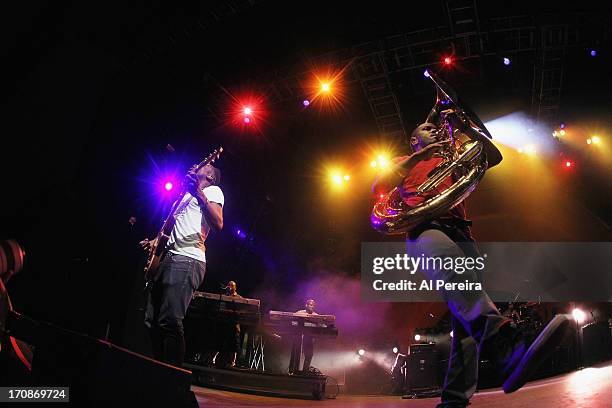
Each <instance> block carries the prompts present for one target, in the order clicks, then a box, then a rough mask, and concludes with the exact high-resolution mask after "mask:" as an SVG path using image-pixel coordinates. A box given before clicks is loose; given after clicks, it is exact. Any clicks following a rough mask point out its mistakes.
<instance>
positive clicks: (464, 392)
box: [409, 224, 507, 407]
mask: <svg viewBox="0 0 612 408" xmlns="http://www.w3.org/2000/svg"><path fill="white" fill-rule="evenodd" d="M414 250H416V251H417V252H416V253H417V254H421V253H422V254H425V255H426V256H432V257H442V258H444V257H453V258H454V257H465V256H469V257H478V256H479V252H478V248H477V247H476V244H475V243H474V241H473V240H472V239H471V237H469V234H465V233H463V232H462V230H461V229H459V228H453V227H448V226H440V225H435V224H434V225H431V226H430V227H429V228H423V229H422V230H421V231H419V233H418V235H417V236H416V237H415V236H412V240H411V241H410V243H409V251H414ZM424 272H426V274H427V275H428V276H427V277H428V278H429V279H433V280H437V279H441V280H444V281H445V282H463V281H465V280H468V281H470V282H479V281H480V277H479V276H478V275H477V273H476V271H475V270H467V271H466V272H464V273H463V274H457V273H455V272H454V271H444V270H433V269H430V270H426V271H424ZM442 296H443V297H444V300H445V301H446V303H447V304H448V307H449V309H450V311H451V313H452V327H453V339H452V342H451V354H450V358H449V362H448V371H447V372H446V378H445V380H444V386H443V389H442V403H441V404H440V405H439V407H447V406H448V407H455V406H463V405H465V404H467V403H468V401H469V399H470V398H471V397H472V395H473V394H474V392H475V391H476V385H477V380H478V353H479V349H480V345H481V344H482V343H483V342H484V341H485V340H486V339H488V338H490V337H491V336H493V335H495V334H496V333H497V332H498V330H499V327H500V326H501V325H502V324H504V323H505V322H506V321H507V319H506V318H504V317H502V316H501V315H500V313H499V311H498V310H497V307H495V305H494V304H493V302H492V301H491V299H490V298H489V296H488V295H487V294H486V292H484V290H481V291H471V292H467V291H442Z"/></svg>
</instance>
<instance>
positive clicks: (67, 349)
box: [7, 313, 198, 408]
mask: <svg viewBox="0 0 612 408" xmlns="http://www.w3.org/2000/svg"><path fill="white" fill-rule="evenodd" d="M7 323H9V324H10V326H9V324H7V326H9V327H10V331H11V334H12V335H13V336H16V337H22V338H23V340H25V341H28V342H29V343H31V344H33V345H34V346H35V351H34V360H33V362H32V374H31V375H32V381H31V384H30V385H33V386H68V387H70V391H69V392H70V406H74V407H109V406H133V407H190V408H191V407H197V406H198V404H197V401H196V399H195V395H194V394H193V393H192V392H191V391H190V386H191V371H188V370H184V369H182V368H178V367H174V366H171V365H168V364H164V363H162V362H159V361H156V360H153V359H151V358H148V357H145V356H143V355H140V354H137V353H134V352H132V351H129V350H126V349H124V348H121V347H118V346H115V345H113V344H111V343H109V342H106V341H103V340H99V339H95V338H92V337H89V336H86V335H83V334H80V333H76V332H73V331H70V330H66V329H63V328H60V327H57V326H54V325H52V324H49V323H44V322H38V321H35V320H32V319H29V318H27V317H25V316H22V315H19V314H16V313H14V314H13V315H12V316H11V319H10V320H9V322H7Z"/></svg>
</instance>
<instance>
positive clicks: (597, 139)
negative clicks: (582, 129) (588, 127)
mask: <svg viewBox="0 0 612 408" xmlns="http://www.w3.org/2000/svg"><path fill="white" fill-rule="evenodd" d="M591 141H592V142H593V144H599V143H601V138H600V137H599V136H593V137H591Z"/></svg>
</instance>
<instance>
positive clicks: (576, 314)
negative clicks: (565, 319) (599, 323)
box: [572, 308, 586, 324]
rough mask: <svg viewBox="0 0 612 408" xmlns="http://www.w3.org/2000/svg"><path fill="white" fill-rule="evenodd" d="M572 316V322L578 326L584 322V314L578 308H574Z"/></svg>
mask: <svg viewBox="0 0 612 408" xmlns="http://www.w3.org/2000/svg"><path fill="white" fill-rule="evenodd" d="M572 316H573V317H574V320H575V321H576V323H578V324H582V323H584V321H585V320H586V313H584V311H582V310H580V309H578V308H575V309H574V310H572Z"/></svg>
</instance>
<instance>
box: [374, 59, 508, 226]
mask: <svg viewBox="0 0 612 408" xmlns="http://www.w3.org/2000/svg"><path fill="white" fill-rule="evenodd" d="M427 74H428V75H427V77H429V79H431V80H432V81H433V83H434V85H435V87H436V91H437V98H436V103H435V105H434V108H433V109H432V113H430V116H429V117H428V121H429V120H430V117H431V116H433V115H436V114H439V113H440V112H441V111H443V110H446V109H453V110H454V111H455V113H456V116H457V118H458V119H459V122H460V124H461V126H453V125H452V124H451V123H450V122H449V121H448V120H447V118H442V122H441V125H440V129H441V132H442V133H443V134H442V137H441V138H440V141H443V140H446V141H448V142H449V143H447V144H445V147H444V148H442V150H441V152H440V153H439V155H440V157H441V158H442V159H443V160H442V162H441V163H440V164H439V165H438V166H437V167H436V168H435V169H434V170H433V171H432V172H431V173H430V174H429V176H428V178H427V180H425V182H423V183H422V184H421V185H420V186H418V188H417V189H416V192H414V195H416V196H423V197H427V199H426V200H425V201H424V202H423V203H422V204H419V205H417V206H409V205H408V204H406V203H405V202H404V201H403V200H402V196H401V194H400V193H401V190H400V188H399V187H395V188H394V189H392V190H391V191H389V192H388V193H387V194H385V195H383V196H382V198H380V199H379V200H378V201H377V202H376V204H375V205H374V208H373V210H372V215H371V223H372V227H373V228H374V229H375V230H376V231H378V232H380V233H382V234H386V235H395V234H405V233H407V232H409V231H410V230H412V229H413V228H414V227H416V226H417V225H419V224H421V223H422V222H424V221H427V220H431V219H434V218H436V217H438V216H440V215H442V214H445V213H446V212H448V211H449V210H450V209H451V208H453V207H454V206H456V205H457V204H459V203H460V202H461V201H463V200H465V199H466V198H467V196H468V195H470V193H471V192H472V191H474V189H475V188H476V186H477V185H478V183H479V182H480V180H481V179H482V177H483V176H484V173H485V170H486V169H487V167H488V162H487V155H486V154H485V150H488V151H489V152H491V151H493V153H494V154H495V156H498V157H495V158H490V160H489V161H493V162H499V161H500V160H501V154H500V153H499V151H497V149H496V148H495V147H494V145H493V144H492V143H491V142H490V141H489V139H492V137H491V134H490V133H489V131H488V130H487V128H486V127H485V125H484V124H483V123H482V121H481V120H480V119H479V118H478V116H477V115H476V114H475V113H474V112H473V111H472V110H471V109H470V108H469V107H468V106H467V105H465V104H463V103H461V102H460V101H459V98H458V96H457V94H456V93H455V91H454V90H453V89H452V88H451V87H450V86H448V84H446V83H445V82H444V81H443V80H442V79H441V78H440V77H438V76H437V75H436V74H434V73H433V72H431V71H430V70H427ZM455 125H456V123H455ZM485 144H486V145H487V149H485ZM489 154H491V153H489ZM494 164H496V163H494ZM449 176H452V180H453V184H452V185H451V186H450V187H449V188H447V189H445V190H443V191H441V192H438V193H437V194H435V195H432V192H433V191H437V190H434V189H436V187H437V186H438V185H439V184H440V183H441V182H442V181H443V180H445V179H446V178H448V177H449Z"/></svg>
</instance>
